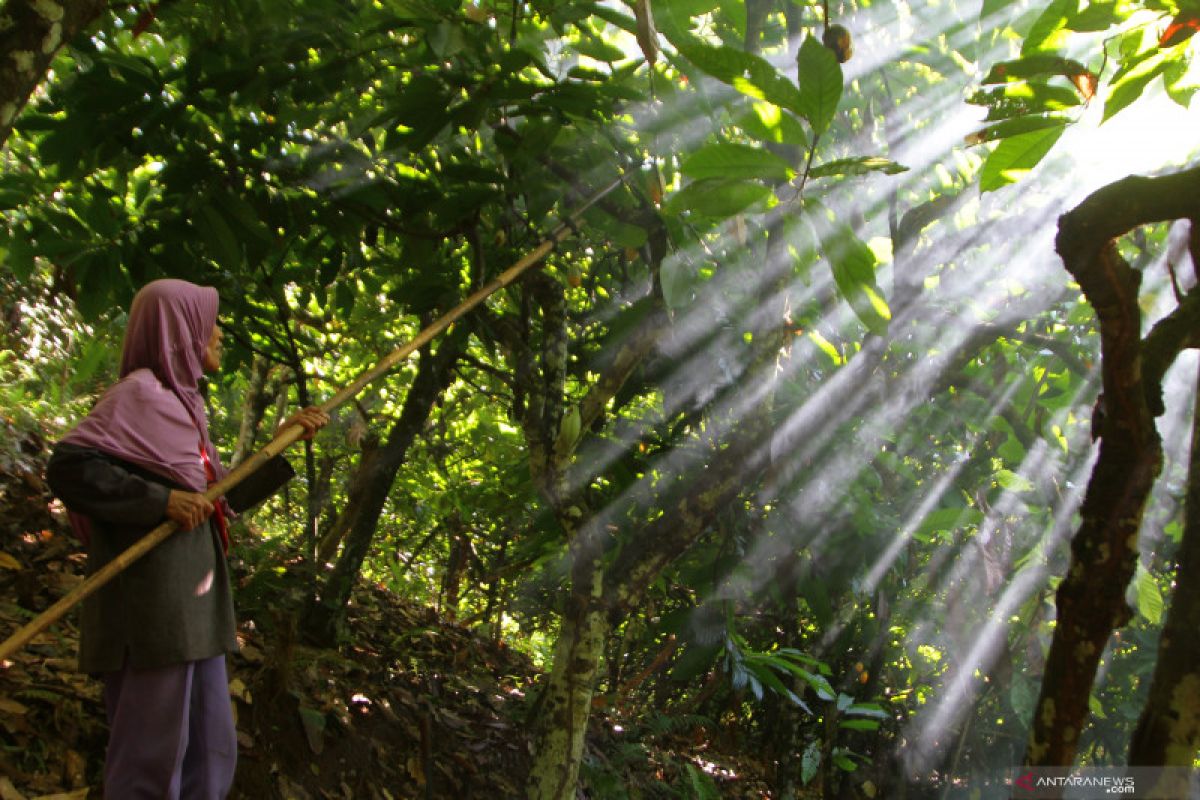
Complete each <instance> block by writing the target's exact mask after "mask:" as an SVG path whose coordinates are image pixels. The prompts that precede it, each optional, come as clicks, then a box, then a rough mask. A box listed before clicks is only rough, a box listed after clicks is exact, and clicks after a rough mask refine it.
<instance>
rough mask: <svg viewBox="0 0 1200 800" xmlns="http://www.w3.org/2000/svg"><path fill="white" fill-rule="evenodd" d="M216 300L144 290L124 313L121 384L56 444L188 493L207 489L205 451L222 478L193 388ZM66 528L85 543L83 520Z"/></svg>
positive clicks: (191, 288) (173, 284)
mask: <svg viewBox="0 0 1200 800" xmlns="http://www.w3.org/2000/svg"><path fill="white" fill-rule="evenodd" d="M218 303H219V299H218V297H217V290H216V289H214V288H212V287H211V286H197V285H195V284H193V283H188V282H187V281H181V280H176V279H173V278H165V279H163V280H157V281H153V282H151V283H148V284H146V285H145V286H144V287H142V289H141V291H139V292H138V293H137V295H136V296H135V297H134V298H133V305H132V306H131V307H130V309H129V322H128V325H127V327H126V329H125V342H124V346H123V348H122V352H121V380H119V381H118V382H117V383H115V384H113V385H112V386H111V387H109V389H108V391H106V392H105V393H104V395H103V396H102V397H101V398H100V400H99V401H98V402H97V403H96V405H95V407H93V408H92V410H91V412H90V413H89V414H88V415H87V417H85V418H84V419H83V420H82V421H81V422H80V423H79V424H78V425H76V426H75V428H74V429H73V430H72V431H71V432H70V433H68V434H67V435H66V436H64V437H63V439H62V441H63V442H66V443H68V444H73V445H77V446H80V447H91V448H94V449H96V450H100V451H103V452H105V453H108V454H109V455H111V456H115V457H116V458H119V459H121V460H123V461H127V462H129V463H131V464H135V465H137V466H139V467H143V468H144V469H146V470H149V471H150V472H153V473H154V474H156V475H161V476H162V477H164V478H166V479H168V480H170V481H173V482H174V483H177V484H179V485H181V486H184V487H186V488H188V489H190V490H191V491H194V492H203V491H205V489H207V488H208V483H209V480H208V475H207V473H206V471H205V466H204V461H203V459H202V457H201V455H200V451H201V448H203V449H204V450H205V451H206V452H207V454H208V459H209V462H210V464H211V465H212V468H213V470H214V471H215V473H216V478H217V479H220V478H222V477H224V476H225V474H226V470H225V468H224V467H222V466H221V462H220V459H219V458H218V456H217V451H216V448H214V447H213V445H212V442H211V441H209V438H208V418H207V416H206V415H205V412H204V399H203V398H202V397H201V396H200V390H199V388H198V385H197V384H198V382H199V380H200V376H201V375H202V374H203V372H204V349H205V347H206V346H207V344H208V340H209V337H210V336H211V335H212V331H213V328H214V327H216V324H217V307H218ZM72 523H73V524H74V526H75V529H76V532H77V533H79V534H80V538H82V539H84V541H86V540H87V534H88V533H89V531H88V530H87V528H89V527H90V525H88V524H87V523H86V517H85V518H80V516H79V515H75V514H72ZM81 523H82V524H81Z"/></svg>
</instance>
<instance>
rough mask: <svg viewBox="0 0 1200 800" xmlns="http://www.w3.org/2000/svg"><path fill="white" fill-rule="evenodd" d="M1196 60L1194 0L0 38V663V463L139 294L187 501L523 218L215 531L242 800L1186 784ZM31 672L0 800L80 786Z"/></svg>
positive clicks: (131, 24)
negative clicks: (199, 309)
mask: <svg viewBox="0 0 1200 800" xmlns="http://www.w3.org/2000/svg"><path fill="white" fill-rule="evenodd" d="M1197 30H1200V4H1197V2H1196V0H1051V2H1048V3H1034V2H1025V1H1024V0H1012V1H1009V0H982V3H981V2H979V1H978V0H976V1H975V2H971V1H970V0H930V1H929V2H916V1H915V0H913V1H912V2H909V1H908V0H632V1H631V2H627V0H603V1H601V2H590V1H589V0H581V1H578V2H567V1H566V0H563V1H562V2H556V0H471V1H470V2H465V3H464V2H458V0H373V1H370V2H368V0H210V2H205V3H201V2H195V1H194V0H160V1H159V2H114V3H102V2H99V1H98V0H75V2H71V3H67V2H65V0H63V1H62V2H60V0H6V2H5V3H4V4H3V7H2V10H0V140H2V141H3V147H4V150H3V169H2V172H0V214H2V219H0V251H2V252H3V265H2V266H0V286H2V294H0V320H2V322H0V419H2V424H3V426H4V429H5V434H4V437H3V440H2V441H0V477H2V478H3V480H2V482H0V492H3V494H0V514H2V515H3V517H4V521H3V523H0V524H2V525H3V527H2V528H0V621H3V622H4V625H3V626H2V627H0V633H4V634H5V635H8V633H10V632H12V631H14V630H16V628H17V627H18V626H19V625H20V624H22V623H24V622H27V621H28V620H29V619H31V618H32V617H33V616H34V614H35V613H36V612H37V611H39V610H41V609H42V608H44V607H45V605H46V604H47V603H48V602H49V601H50V600H52V599H54V598H56V597H57V596H59V595H61V594H62V593H63V592H65V591H66V590H67V589H68V588H70V586H72V585H74V584H75V583H76V582H77V580H78V579H77V578H75V577H73V576H74V575H75V574H76V573H78V571H79V558H80V556H79V548H78V545H76V544H74V543H73V542H71V541H69V540H67V538H66V537H67V536H68V535H69V534H68V533H67V532H66V531H67V529H66V528H65V526H64V525H63V521H62V509H61V507H58V506H56V505H55V504H54V503H53V502H52V500H51V498H50V497H49V495H48V493H47V492H46V489H45V487H44V484H43V483H42V482H41V477H40V474H41V469H42V467H43V465H44V461H45V458H46V455H47V453H48V448H49V446H50V443H52V442H53V441H54V440H55V438H56V437H57V436H59V435H61V434H62V433H63V432H64V431H65V430H66V429H67V428H68V427H69V426H70V425H71V424H72V423H73V422H74V421H75V420H76V419H78V418H79V417H80V416H81V415H82V414H84V413H86V411H87V409H88V408H89V407H90V404H91V403H92V402H94V400H95V398H96V397H97V396H98V394H99V393H100V392H101V391H102V390H103V389H104V387H106V386H107V385H108V384H109V383H111V382H112V380H113V379H114V377H115V371H116V364H117V360H118V357H119V353H120V342H121V335H122V328H123V320H124V314H125V311H126V309H127V308H128V304H129V301H130V299H131V297H132V296H133V293H134V292H135V291H136V290H137V288H138V287H139V286H141V285H142V284H143V283H145V282H146V281H148V280H151V279H154V278H157V277H162V276H173V277H181V278H186V279H188V280H192V281H195V282H198V283H205V284H210V285H214V286H216V287H218V289H219V291H220V294H221V298H222V321H221V324H222V326H223V328H224V330H225V333H226V337H225V338H226V342H227V349H226V355H225V363H224V364H223V369H222V372H221V373H220V375H219V376H216V377H214V378H213V379H212V380H211V381H210V382H209V384H208V386H207V397H208V400H209V405H210V417H211V419H212V423H213V430H214V438H215V439H216V440H217V441H218V442H219V443H221V446H222V451H223V453H224V454H225V458H226V462H227V463H233V464H236V463H238V462H239V461H241V460H243V459H245V458H246V457H247V456H248V455H249V454H251V453H253V452H254V451H255V449H256V448H257V447H261V446H262V445H263V444H265V443H266V442H267V441H268V440H269V439H270V436H271V431H273V430H274V425H275V422H276V420H278V419H282V416H281V415H284V414H285V410H286V409H290V408H294V407H295V406H297V405H300V404H307V403H309V402H320V401H322V400H324V399H325V398H327V397H329V396H330V395H332V394H333V393H334V392H335V391H337V389H338V388H340V387H342V386H345V385H346V384H347V383H349V382H350V381H352V380H353V379H354V377H355V376H357V375H359V374H360V373H361V372H362V371H363V370H366V369H368V368H370V367H371V366H372V365H373V364H375V363H376V362H378V361H379V359H380V358H382V357H383V356H384V355H386V354H387V353H388V352H390V351H391V350H393V348H396V347H397V346H399V345H401V344H403V343H404V342H406V341H408V340H409V339H411V338H412V337H413V336H414V335H415V334H416V333H417V332H418V331H419V330H420V329H421V328H422V327H423V326H425V325H427V324H429V323H430V322H432V321H433V320H435V319H436V318H438V317H439V316H440V315H441V314H444V313H445V312H447V311H448V310H450V309H451V308H452V307H454V306H455V305H456V304H457V303H458V302H459V301H460V300H461V299H462V298H463V297H465V296H467V295H468V294H470V293H471V292H472V291H474V290H476V289H478V288H479V287H481V286H483V285H485V284H486V283H487V281H489V280H491V279H493V278H495V277H496V276H497V275H499V274H500V273H501V272H502V271H503V270H505V269H506V268H507V267H509V266H510V265H512V264H514V263H516V262H517V261H518V260H519V259H521V258H522V257H523V256H524V255H525V254H527V253H528V252H530V251H531V250H533V249H534V248H535V247H537V246H538V245H539V243H541V242H543V241H544V240H546V239H547V238H548V237H550V236H551V235H552V233H553V232H554V231H555V230H556V229H557V226H559V225H560V224H565V225H567V228H566V229H565V230H566V233H567V235H566V236H565V237H564V238H563V239H562V241H561V242H559V243H558V244H557V245H556V246H555V247H554V248H552V249H551V250H550V252H549V253H548V255H547V256H546V257H545V259H544V263H543V264H542V266H541V267H540V268H538V269H534V270H531V271H529V272H528V273H526V274H525V275H524V276H523V277H521V278H520V280H518V281H516V282H515V283H514V284H512V285H511V286H508V287H505V288H503V289H501V290H500V291H498V292H496V293H495V294H494V295H493V296H491V298H490V299H489V300H488V301H487V302H486V303H484V304H483V305H481V306H480V307H479V308H477V309H476V310H474V311H472V312H471V313H470V314H468V315H466V316H465V317H464V318H463V319H461V320H459V321H458V322H456V323H455V324H454V325H453V326H452V327H451V328H450V330H449V331H447V332H446V333H445V334H444V335H442V336H439V337H438V338H436V339H435V341H434V342H433V343H432V344H430V345H429V346H427V347H425V348H422V349H421V350H420V352H419V353H418V354H417V355H416V356H414V357H413V358H412V359H410V360H408V361H406V362H405V363H404V364H403V365H402V366H400V367H399V368H397V369H396V370H394V371H393V372H391V373H390V374H389V375H388V376H387V377H386V378H384V379H382V380H380V381H377V382H375V383H374V384H372V385H371V387H370V388H368V389H367V390H366V391H364V392H363V393H362V394H360V395H359V396H358V397H357V398H355V399H354V400H353V401H352V402H350V403H347V404H346V405H344V406H342V407H341V408H340V409H339V410H338V411H337V413H336V415H335V420H334V423H333V424H332V425H331V426H330V427H329V428H328V429H327V430H326V431H325V432H323V433H322V435H321V436H319V437H318V438H317V439H316V440H315V441H314V442H312V443H311V444H309V445H307V446H304V445H300V446H297V447H295V448H293V449H292V450H291V451H289V453H290V455H291V457H292V460H293V462H294V463H295V465H296V467H297V471H298V472H299V473H300V475H299V477H298V479H297V480H295V481H293V483H292V484H291V485H290V486H289V488H288V490H287V491H286V492H285V493H284V494H282V495H280V496H279V497H277V498H275V499H273V500H272V501H270V502H269V503H268V504H267V505H265V506H264V507H262V508H260V509H258V510H256V511H255V512H253V513H252V514H251V515H248V516H247V517H244V518H242V520H241V521H240V522H239V525H238V537H237V538H238V544H237V549H236V551H235V561H236V563H235V572H236V574H237V575H238V576H239V585H238V588H237V592H238V600H239V605H240V607H241V609H242V618H243V620H244V626H243V627H244V630H243V634H244V637H245V639H246V643H247V647H246V649H245V651H244V652H243V655H242V656H239V657H238V660H237V665H236V669H235V675H236V676H237V677H236V678H235V680H234V685H233V686H232V687H231V693H232V694H233V695H234V698H235V704H236V706H237V708H238V709H239V726H240V728H241V729H242V731H243V733H244V738H243V739H242V742H241V743H242V746H243V751H244V753H243V762H242V763H243V766H242V772H241V774H240V776H239V784H238V788H237V791H239V792H241V795H240V796H245V797H269V796H276V797H286V798H291V797H297V798H299V797H372V798H374V797H380V798H383V797H433V796H439V797H441V796H445V797H450V796H472V795H474V796H479V795H480V794H483V793H484V792H485V791H486V792H488V793H490V794H493V795H496V796H519V797H529V798H538V799H541V798H571V797H576V796H586V797H593V798H620V797H700V798H710V797H720V796H731V797H732V796H755V797H763V796H770V797H775V798H792V797H813V798H816V797H821V798H851V797H869V798H877V797H878V798H891V797H939V798H945V797H981V796H982V797H987V796H1007V794H1006V793H1005V792H1006V789H1005V788H1004V787H1005V786H1006V785H1007V781H1008V780H1009V778H1010V776H1011V773H1012V770H1013V769H1014V768H1015V767H1018V766H1020V765H1023V764H1024V765H1030V766H1044V765H1071V764H1082V765H1122V764H1143V765H1154V764H1170V765H1180V766H1193V765H1195V764H1196V759H1197V754H1198V751H1200V636H1197V635H1196V631H1197V630H1200V465H1198V464H1197V463H1196V461H1195V459H1196V457H1197V455H1196V454H1197V451H1198V446H1200V422H1197V421H1196V417H1195V415H1196V413H1197V412H1196V407H1195V395H1196V385H1197V379H1198V376H1197V361H1196V358H1195V355H1194V352H1192V351H1193V350H1194V348H1196V347H1197V346H1200V291H1197V290H1196V289H1195V288H1194V287H1195V286H1196V284H1197V275H1196V269H1197V264H1198V263H1200V227H1198V226H1197V224H1198V222H1200V166H1197V162H1196V161H1195V156H1194V152H1195V149H1196V144H1197V139H1196V132H1197V131H1200V117H1198V116H1197V113H1196V111H1195V110H1190V109H1191V107H1192V106H1193V105H1194V103H1193V98H1194V95H1195V92H1196V89H1197V88H1200V69H1197V68H1196V67H1195V66H1194V59H1195V56H1196V48H1197V46H1196V41H1197V40H1198V39H1197V38H1193V34H1195V33H1196V31H1197ZM1134 172H1137V173H1139V176H1138V177H1126V176H1127V175H1130V174H1131V173H1134ZM614 181H617V184H616V187H615V188H611V185H612V184H613V182H614ZM606 187H609V188H611V191H608V192H607V193H606V194H604V196H603V197H600V198H599V199H596V197H595V195H597V193H600V192H601V190H603V189H605V188H606ZM592 200H594V201H595V202H591V201H592ZM589 203H590V204H589ZM585 205H586V208H584V206H585ZM581 208H583V209H584V210H582V212H581V213H576V210H577V209H581ZM71 635H72V622H71V621H70V619H69V618H68V620H66V621H64V622H63V623H62V624H61V625H59V626H58V627H56V628H55V629H53V630H52V631H51V632H49V633H46V634H43V635H41V636H40V637H39V638H38V639H37V640H35V642H34V644H32V645H31V646H30V647H28V648H25V649H24V650H22V652H21V653H19V654H18V655H16V656H14V657H13V658H12V659H10V660H8V661H6V662H5V663H4V664H2V665H0V686H3V688H4V691H5V695H4V696H0V744H2V745H3V752H0V765H3V767H4V771H6V772H8V773H10V774H9V776H8V777H7V778H3V779H0V796H3V797H4V798H5V800H11V798H12V797H24V796H26V795H29V796H33V795H52V794H53V793H54V792H55V791H57V792H60V793H62V794H61V796H64V797H67V796H70V797H83V796H86V793H87V790H88V787H89V786H94V785H97V783H98V778H97V776H98V774H99V769H100V765H101V763H102V758H103V753H102V747H103V744H102V743H103V737H102V733H100V732H99V731H100V727H101V721H102V714H101V712H100V711H99V706H98V705H97V704H96V695H95V688H94V685H93V684H92V683H91V682H89V681H86V680H84V679H83V678H81V677H78V676H75V677H70V678H68V677H67V676H68V675H70V673H69V669H68V666H67V662H68V661H69V658H70V655H71V653H70V649H69V640H70V636H71ZM385 690H386V691H385ZM388 698H390V699H388ZM468 707H469V708H468ZM451 709H454V710H453V711H452V710H451ZM464 709H467V710H464ZM48 731H53V732H54V733H53V735H47V732H48ZM81 731H83V732H84V733H80V732H81ZM84 734H86V735H84ZM39 736H40V738H39ZM275 738H278V739H279V740H280V742H281V743H277V744H272V743H271V740H272V739H275ZM63 741H67V742H68V743H69V744H70V747H67V746H65V745H63V744H62V742H63ZM339 741H340V742H343V744H345V746H343V747H341V748H340V749H339V745H338V742H339ZM287 747H291V748H292V749H291V750H290V751H288V750H286V748H287ZM272 748H274V749H272ZM264 752H268V753H270V755H269V757H268V756H262V755H261V754H262V753H264ZM256 753H257V754H260V755H259V756H256V755H255V754H256ZM331 753H335V754H336V759H335V757H334V756H331V755H330V754H331ZM350 762H353V763H350ZM471 764H477V765H482V766H471ZM338 765H341V766H340V767H339V766H338ZM339 769H340V772H339V771H338V770H339ZM485 787H486V788H485ZM54 796H58V795H54Z"/></svg>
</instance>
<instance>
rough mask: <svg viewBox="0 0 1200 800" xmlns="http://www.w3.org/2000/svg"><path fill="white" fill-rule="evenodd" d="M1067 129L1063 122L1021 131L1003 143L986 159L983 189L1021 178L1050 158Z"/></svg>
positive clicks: (986, 190) (991, 189) (990, 188)
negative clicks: (1048, 126) (1043, 160)
mask: <svg viewBox="0 0 1200 800" xmlns="http://www.w3.org/2000/svg"><path fill="white" fill-rule="evenodd" d="M1064 130H1065V126H1062V125H1059V126H1055V127H1050V128H1044V129H1042V130H1037V131H1030V132H1029V133H1022V134H1018V135H1017V136H1012V137H1010V138H1008V139H1005V140H1004V141H1002V142H1000V144H999V145H998V146H997V147H996V149H995V150H993V151H992V154H991V155H990V156H988V159H987V161H986V162H984V165H983V169H982V170H981V171H980V175H979V188H980V189H981V190H982V191H984V192H990V191H993V190H995V189H999V188H1000V187H1002V186H1005V185H1007V184H1009V183H1015V182H1016V181H1018V180H1020V179H1021V178H1022V177H1023V176H1024V175H1025V173H1027V172H1029V171H1030V170H1031V169H1033V168H1034V167H1036V166H1037V165H1038V162H1040V161H1041V160H1042V159H1043V158H1045V157H1046V154H1047V153H1049V152H1050V150H1051V148H1053V147H1054V145H1055V143H1057V142H1058V140H1059V137H1061V136H1062V134H1063V131H1064Z"/></svg>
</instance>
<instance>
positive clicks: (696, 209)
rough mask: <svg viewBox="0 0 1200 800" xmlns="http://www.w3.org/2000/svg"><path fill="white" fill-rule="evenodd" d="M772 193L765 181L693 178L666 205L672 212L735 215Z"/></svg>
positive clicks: (722, 215) (707, 215)
mask: <svg viewBox="0 0 1200 800" xmlns="http://www.w3.org/2000/svg"><path fill="white" fill-rule="evenodd" d="M770 196H771V190H770V189H769V188H767V187H766V186H763V185H762V184H761V183H750V182H748V181H733V180H725V179H720V178H710V179H706V180H700V181H693V182H692V183H689V184H688V185H687V186H685V187H683V188H682V189H681V190H679V191H678V192H676V193H675V194H673V195H672V196H671V197H670V199H669V200H667V202H666V203H665V204H664V205H663V211H665V212H666V213H668V214H682V213H683V212H685V211H691V212H692V213H694V214H699V215H701V216H705V217H731V216H733V215H734V214H737V213H740V212H742V211H744V210H745V209H747V208H749V207H750V206H752V205H754V204H755V203H758V202H761V201H764V200H766V199H767V198H768V197H770Z"/></svg>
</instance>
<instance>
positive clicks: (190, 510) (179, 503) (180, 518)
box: [167, 489, 213, 531]
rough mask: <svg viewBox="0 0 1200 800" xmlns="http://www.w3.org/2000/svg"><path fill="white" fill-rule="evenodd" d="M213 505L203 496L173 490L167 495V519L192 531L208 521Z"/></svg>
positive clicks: (181, 527)
mask: <svg viewBox="0 0 1200 800" xmlns="http://www.w3.org/2000/svg"><path fill="white" fill-rule="evenodd" d="M212 513H213V504H212V503H211V502H209V500H208V498H206V497H205V496H204V495H202V494H198V493H196V492H184V491H180V490H178V489H172V490H171V493H170V494H169V495H167V519H169V520H171V521H172V522H175V523H176V524H178V525H179V527H180V529H182V530H185V531H190V530H191V529H192V528H195V527H197V526H198V525H200V523H201V522H204V520H206V519H208V517H209V515H210V514H212Z"/></svg>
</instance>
